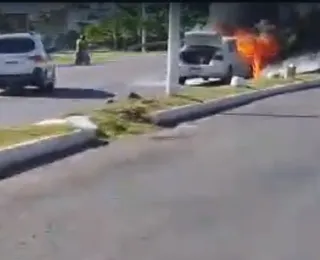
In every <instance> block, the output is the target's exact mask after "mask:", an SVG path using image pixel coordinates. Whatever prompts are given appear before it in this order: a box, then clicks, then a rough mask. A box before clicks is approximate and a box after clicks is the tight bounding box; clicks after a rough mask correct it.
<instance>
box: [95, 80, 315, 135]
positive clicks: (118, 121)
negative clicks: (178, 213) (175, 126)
mask: <svg viewBox="0 0 320 260" xmlns="http://www.w3.org/2000/svg"><path fill="white" fill-rule="evenodd" d="M319 77H320V74H306V75H299V76H298V77H296V78H295V79H281V78H278V79H277V78H276V79H267V78H261V79H259V80H251V81H248V86H246V87H239V88H235V87H231V86H227V85H224V86H223V85H222V86H188V87H186V88H185V89H184V90H182V91H181V92H179V94H176V95H173V96H171V97H164V96H161V97H155V98H141V99H136V100H130V99H128V100H120V101H119V102H116V103H111V104H106V105H105V106H104V108H103V109H99V110H95V111H93V112H91V113H90V115H91V118H92V120H93V121H94V122H95V123H96V124H97V125H98V127H99V132H100V134H101V137H104V138H108V139H116V138H119V137H122V136H127V135H137V134H142V133H146V132H150V131H153V130H155V129H158V127H157V126H155V125H153V124H152V123H151V122H150V120H149V115H150V114H151V113H152V112H156V111H159V110H163V109H168V108H172V107H176V106H183V105H188V104H195V103H202V102H205V101H208V100H212V99H219V98H223V97H226V96H229V95H235V94H241V93H245V92H252V91H257V90H261V89H264V88H269V87H273V86H275V85H281V84H287V83H293V82H307V81H310V80H314V79H316V78H319Z"/></svg>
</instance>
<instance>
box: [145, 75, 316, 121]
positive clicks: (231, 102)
mask: <svg viewBox="0 0 320 260" xmlns="http://www.w3.org/2000/svg"><path fill="white" fill-rule="evenodd" d="M319 85H320V79H316V80H313V81H309V82H298V83H292V84H286V85H276V86H274V87H271V88H266V89H262V90H256V91H252V92H247V93H243V94H237V95H231V96H227V97H224V98H221V99H214V100H209V101H206V102H203V103H198V104H192V105H186V106H181V107H175V108H172V109H168V110H163V111H158V112H156V113H154V114H152V115H151V116H150V119H151V121H152V123H154V124H156V125H159V126H165V127H166V126H167V127H170V126H175V125H177V124H179V123H182V122H185V121H191V120H195V119H198V118H201V117H205V116H209V115H212V114H215V113H219V112H222V111H225V110H228V109H232V108H236V107H239V106H242V105H246V104H248V103H251V102H253V101H257V100H260V99H263V98H268V97H272V96H275V95H280V94H284V93H290V92H296V91H301V90H306V89H311V88H316V87H318V86H319Z"/></svg>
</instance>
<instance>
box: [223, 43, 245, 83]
mask: <svg viewBox="0 0 320 260" xmlns="http://www.w3.org/2000/svg"><path fill="white" fill-rule="evenodd" d="M227 45H228V52H229V56H230V59H231V61H232V63H233V65H232V66H233V71H234V74H236V75H238V76H241V77H246V76H247V75H248V72H249V66H248V64H246V63H245V61H244V60H243V59H242V58H241V56H240V55H239V53H238V52H237V46H236V41H235V40H231V41H228V42H227Z"/></svg>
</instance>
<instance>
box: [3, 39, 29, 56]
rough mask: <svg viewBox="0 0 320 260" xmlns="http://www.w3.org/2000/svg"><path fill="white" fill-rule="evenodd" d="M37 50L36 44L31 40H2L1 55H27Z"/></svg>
mask: <svg viewBox="0 0 320 260" xmlns="http://www.w3.org/2000/svg"><path fill="white" fill-rule="evenodd" d="M34 49H35V43H34V41H33V40H32V39H30V38H22V37H21V38H6V39H0V53H2V54H5V53H26V52H30V51H33V50H34Z"/></svg>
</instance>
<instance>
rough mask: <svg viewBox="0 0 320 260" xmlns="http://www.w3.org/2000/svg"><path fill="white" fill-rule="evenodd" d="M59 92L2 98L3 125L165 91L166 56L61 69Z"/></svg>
mask: <svg viewBox="0 0 320 260" xmlns="http://www.w3.org/2000/svg"><path fill="white" fill-rule="evenodd" d="M57 76H58V82H57V90H56V92H55V93H54V94H53V95H49V96H43V95H40V94H39V93H36V91H34V90H32V89H30V90H29V89H28V90H27V91H26V93H25V94H24V95H23V96H21V97H8V96H0V126H4V125H16V124H24V123H33V122H35V121H39V120H43V119H46V118H52V117H57V116H62V115H65V114H66V113H69V112H73V111H74V110H79V109H80V110H82V109H88V108H92V107H96V106H98V105H100V104H103V103H104V100H105V99H106V98H107V97H108V96H110V94H117V95H119V96H121V95H126V94H128V93H129V92H130V91H138V92H140V93H155V92H159V91H163V84H161V83H162V82H163V80H164V77H165V55H163V54H153V53H150V54H147V55H137V56H130V57H119V58H118V59H117V60H116V61H113V62H109V63H107V64H104V65H94V66H90V67H60V68H58V70H57Z"/></svg>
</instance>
